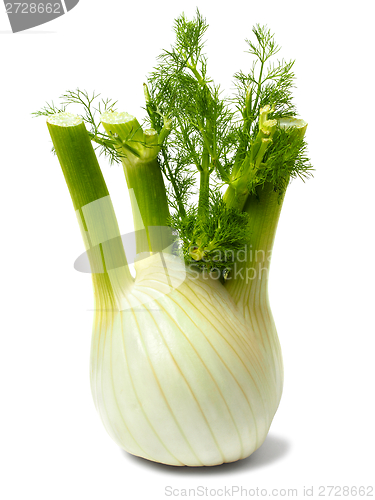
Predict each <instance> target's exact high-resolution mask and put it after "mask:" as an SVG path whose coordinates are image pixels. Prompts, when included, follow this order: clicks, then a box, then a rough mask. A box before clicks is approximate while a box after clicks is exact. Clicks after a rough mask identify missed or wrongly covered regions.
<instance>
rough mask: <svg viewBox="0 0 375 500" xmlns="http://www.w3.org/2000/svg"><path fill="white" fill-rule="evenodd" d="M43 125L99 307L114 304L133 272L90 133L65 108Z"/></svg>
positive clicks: (129, 282)
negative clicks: (73, 213)
mask: <svg viewBox="0 0 375 500" xmlns="http://www.w3.org/2000/svg"><path fill="white" fill-rule="evenodd" d="M47 125H48V129H49V132H50V135H51V138H52V142H53V145H54V147H55V150H56V154H57V157H58V159H59V162H60V165H61V168H62V171H63V174H64V177H65V180H66V183H67V185H68V189H69V192H70V196H71V198H72V201H73V205H74V209H75V210H76V214H77V218H78V222H79V225H80V228H81V233H82V236H83V239H84V242H85V245H86V249H87V250H88V256H89V260H90V265H91V271H92V276H93V283H94V291H95V296H96V299H97V301H98V307H100V308H105V309H108V308H109V309H113V308H116V304H117V301H116V296H117V297H118V296H119V294H121V293H123V292H124V289H125V288H126V287H128V286H129V285H131V283H132V282H133V278H132V276H131V274H130V271H129V269H128V265H127V260H126V256H125V252H124V248H123V245H122V240H121V235H120V230H119V227H118V224H117V219H116V216H115V213H114V210H113V206H112V202H111V199H110V196H109V193H108V189H107V186H106V183H105V181H104V178H103V174H102V172H101V170H100V167H99V164H98V161H97V158H96V155H95V152H94V149H93V147H92V144H91V140H90V137H89V134H88V132H87V130H86V127H85V125H84V123H83V121H82V119H81V118H79V117H77V116H74V115H71V114H70V113H59V114H57V115H52V116H50V117H49V118H48V120H47ZM124 287H125V288H124Z"/></svg>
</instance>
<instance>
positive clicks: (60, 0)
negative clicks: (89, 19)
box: [4, 0, 79, 33]
mask: <svg viewBox="0 0 375 500" xmlns="http://www.w3.org/2000/svg"><path fill="white" fill-rule="evenodd" d="M78 2H79V0H54V1H50V0H49V1H48V0H37V1H36V2H30V1H26V2H13V1H11V2H10V1H6V0H4V5H5V11H6V13H7V15H8V19H9V22H10V26H11V28H12V31H13V33H18V32H20V31H25V30H28V29H30V28H35V26H40V25H41V24H45V23H48V22H50V21H53V20H54V19H57V18H58V17H60V16H63V15H64V14H66V13H67V12H69V11H70V10H72V9H73V8H74V7H75V6H76V5H77V4H78Z"/></svg>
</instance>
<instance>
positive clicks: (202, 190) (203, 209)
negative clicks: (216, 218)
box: [198, 169, 210, 217]
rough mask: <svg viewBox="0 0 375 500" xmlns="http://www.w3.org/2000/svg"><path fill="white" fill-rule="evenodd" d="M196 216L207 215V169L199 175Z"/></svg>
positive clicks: (208, 181) (208, 174) (208, 195)
mask: <svg viewBox="0 0 375 500" xmlns="http://www.w3.org/2000/svg"><path fill="white" fill-rule="evenodd" d="M199 174H200V185H199V202H198V216H200V217H204V216H205V215H207V213H208V207H209V197H210V173H209V171H208V170H207V169H205V170H202V171H201V172H200V173H199Z"/></svg>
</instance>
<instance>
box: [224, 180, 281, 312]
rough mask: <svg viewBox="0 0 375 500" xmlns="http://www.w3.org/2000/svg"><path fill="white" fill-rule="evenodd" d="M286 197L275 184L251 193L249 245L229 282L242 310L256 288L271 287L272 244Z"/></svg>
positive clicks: (266, 185) (247, 210) (249, 198)
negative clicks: (284, 197) (275, 188)
mask: <svg viewBox="0 0 375 500" xmlns="http://www.w3.org/2000/svg"><path fill="white" fill-rule="evenodd" d="M282 201H283V200H282V199H280V194H279V193H278V192H276V191H275V190H274V187H273V185H272V184H271V183H269V182H268V183H265V184H264V185H263V186H259V187H258V188H256V194H251V195H250V196H248V198H247V201H246V203H245V206H244V212H247V213H248V214H249V232H250V235H251V236H250V238H249V244H248V245H247V247H246V249H245V251H244V252H243V254H242V251H241V255H239V256H238V259H237V261H236V266H235V268H234V270H233V271H232V274H231V275H230V276H229V279H228V281H227V285H226V287H227V289H228V291H229V292H230V294H231V295H232V297H233V299H234V300H235V302H236V303H237V304H238V305H239V306H240V307H241V309H243V308H246V307H249V305H251V303H252V301H254V300H255V296H254V293H253V292H254V290H255V289H257V288H258V287H259V285H260V284H262V287H267V284H268V273H269V267H270V262H271V254H272V247H273V243H274V239H275V234H276V229H277V224H278V221H279V217H280V212H281V207H282Z"/></svg>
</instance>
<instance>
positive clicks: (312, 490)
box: [164, 485, 374, 498]
mask: <svg viewBox="0 0 375 500" xmlns="http://www.w3.org/2000/svg"><path fill="white" fill-rule="evenodd" d="M164 495H165V496H166V497H172V498H176V497H190V498H194V497H197V498H199V497H200V498H202V497H203V498H204V497H206V498H207V497H208V498H212V497H231V498H236V497H237V498H262V497H263V498H264V497H283V498H302V497H309V498H311V497H346V498H348V497H350V498H353V497H373V496H374V487H373V486H303V487H300V488H259V487H256V488H245V487H243V486H235V485H231V486H223V487H220V488H209V487H207V486H197V487H195V488H174V487H173V486H165V488H164Z"/></svg>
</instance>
